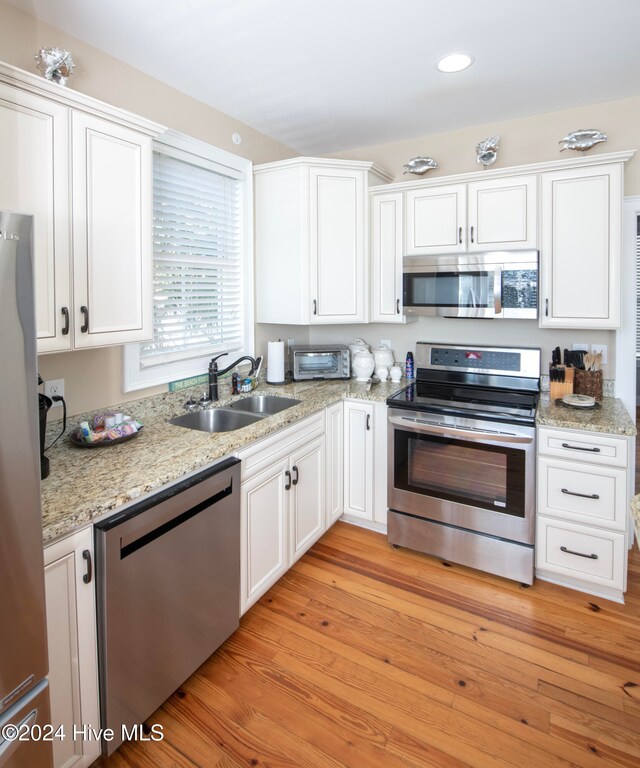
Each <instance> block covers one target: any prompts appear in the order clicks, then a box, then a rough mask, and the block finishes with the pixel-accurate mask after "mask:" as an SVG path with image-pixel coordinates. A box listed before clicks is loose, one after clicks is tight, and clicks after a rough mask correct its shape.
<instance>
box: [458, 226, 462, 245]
mask: <svg viewBox="0 0 640 768" xmlns="http://www.w3.org/2000/svg"><path fill="white" fill-rule="evenodd" d="M458 242H459V243H460V244H461V245H462V227H458Z"/></svg>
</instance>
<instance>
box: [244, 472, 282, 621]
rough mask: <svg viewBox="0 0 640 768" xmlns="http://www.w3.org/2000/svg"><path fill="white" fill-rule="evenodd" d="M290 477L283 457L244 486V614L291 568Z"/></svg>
mask: <svg viewBox="0 0 640 768" xmlns="http://www.w3.org/2000/svg"><path fill="white" fill-rule="evenodd" d="M290 481H291V476H290V471H289V459H288V458H286V459H282V460H280V461H278V462H276V463H274V464H273V465H272V466H270V467H269V468H268V469H265V470H264V471H263V472H260V474H258V475H256V476H255V477H252V478H251V479H250V480H247V481H246V482H244V483H243V484H242V487H241V492H240V495H241V526H242V528H241V538H240V540H241V542H242V558H241V578H240V583H241V590H240V595H241V597H240V600H241V606H240V610H241V613H244V612H245V611H246V610H247V608H249V607H250V606H251V605H253V603H255V601H256V600H257V599H258V598H259V597H260V596H261V595H263V594H264V593H265V592H266V591H267V590H268V589H269V587H270V586H271V585H272V584H275V582H276V581H277V580H278V579H279V578H280V576H282V574H283V573H284V572H285V571H286V570H287V568H288V567H289V548H288V546H287V534H288V516H289V503H290V502H289V499H290V495H291V494H290V489H289V490H287V489H286V486H287V485H289V484H290Z"/></svg>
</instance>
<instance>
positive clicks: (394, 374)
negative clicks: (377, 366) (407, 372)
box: [389, 365, 402, 384]
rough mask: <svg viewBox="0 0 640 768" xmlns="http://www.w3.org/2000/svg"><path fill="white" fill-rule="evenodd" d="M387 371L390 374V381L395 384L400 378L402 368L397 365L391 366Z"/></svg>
mask: <svg viewBox="0 0 640 768" xmlns="http://www.w3.org/2000/svg"><path fill="white" fill-rule="evenodd" d="M389 373H390V375H391V381H392V382H393V383H394V384H397V383H398V382H399V381H400V379H401V378H402V368H401V367H400V366H399V365H394V366H392V367H391V370H390V371H389Z"/></svg>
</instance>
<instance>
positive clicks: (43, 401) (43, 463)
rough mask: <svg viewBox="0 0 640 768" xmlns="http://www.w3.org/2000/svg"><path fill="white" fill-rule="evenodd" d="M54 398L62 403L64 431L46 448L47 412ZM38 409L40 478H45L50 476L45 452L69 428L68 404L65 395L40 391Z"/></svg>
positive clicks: (39, 381)
mask: <svg viewBox="0 0 640 768" xmlns="http://www.w3.org/2000/svg"><path fill="white" fill-rule="evenodd" d="M40 384H42V377H41V376H40V374H38V386H40ZM54 400H55V401H56V402H61V403H62V432H60V434H59V435H58V437H56V439H55V440H54V441H53V442H52V443H51V445H47V446H46V448H45V444H44V443H45V439H46V433H47V413H49V408H51V406H52V405H53V401H54ZM38 411H39V414H40V479H41V480H44V479H45V477H49V459H48V457H47V456H45V455H44V454H45V451H48V450H49V448H51V446H52V445H53V443H56V442H57V441H58V440H59V439H60V438H61V437H62V435H64V433H65V430H66V429H67V404H66V403H65V401H64V397H61V396H60V395H54V396H53V399H52V398H50V397H47V396H46V395H43V394H42V393H41V392H40V393H39V394H38Z"/></svg>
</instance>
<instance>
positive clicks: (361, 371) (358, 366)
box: [351, 350, 376, 381]
mask: <svg viewBox="0 0 640 768" xmlns="http://www.w3.org/2000/svg"><path fill="white" fill-rule="evenodd" d="M375 365H376V364H375V361H374V359H373V355H372V354H371V352H367V351H366V350H361V351H360V352H356V354H355V355H354V357H353V363H352V366H351V367H352V369H353V375H354V376H355V377H356V381H368V380H369V379H370V378H371V374H372V373H373V369H374V368H375Z"/></svg>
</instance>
